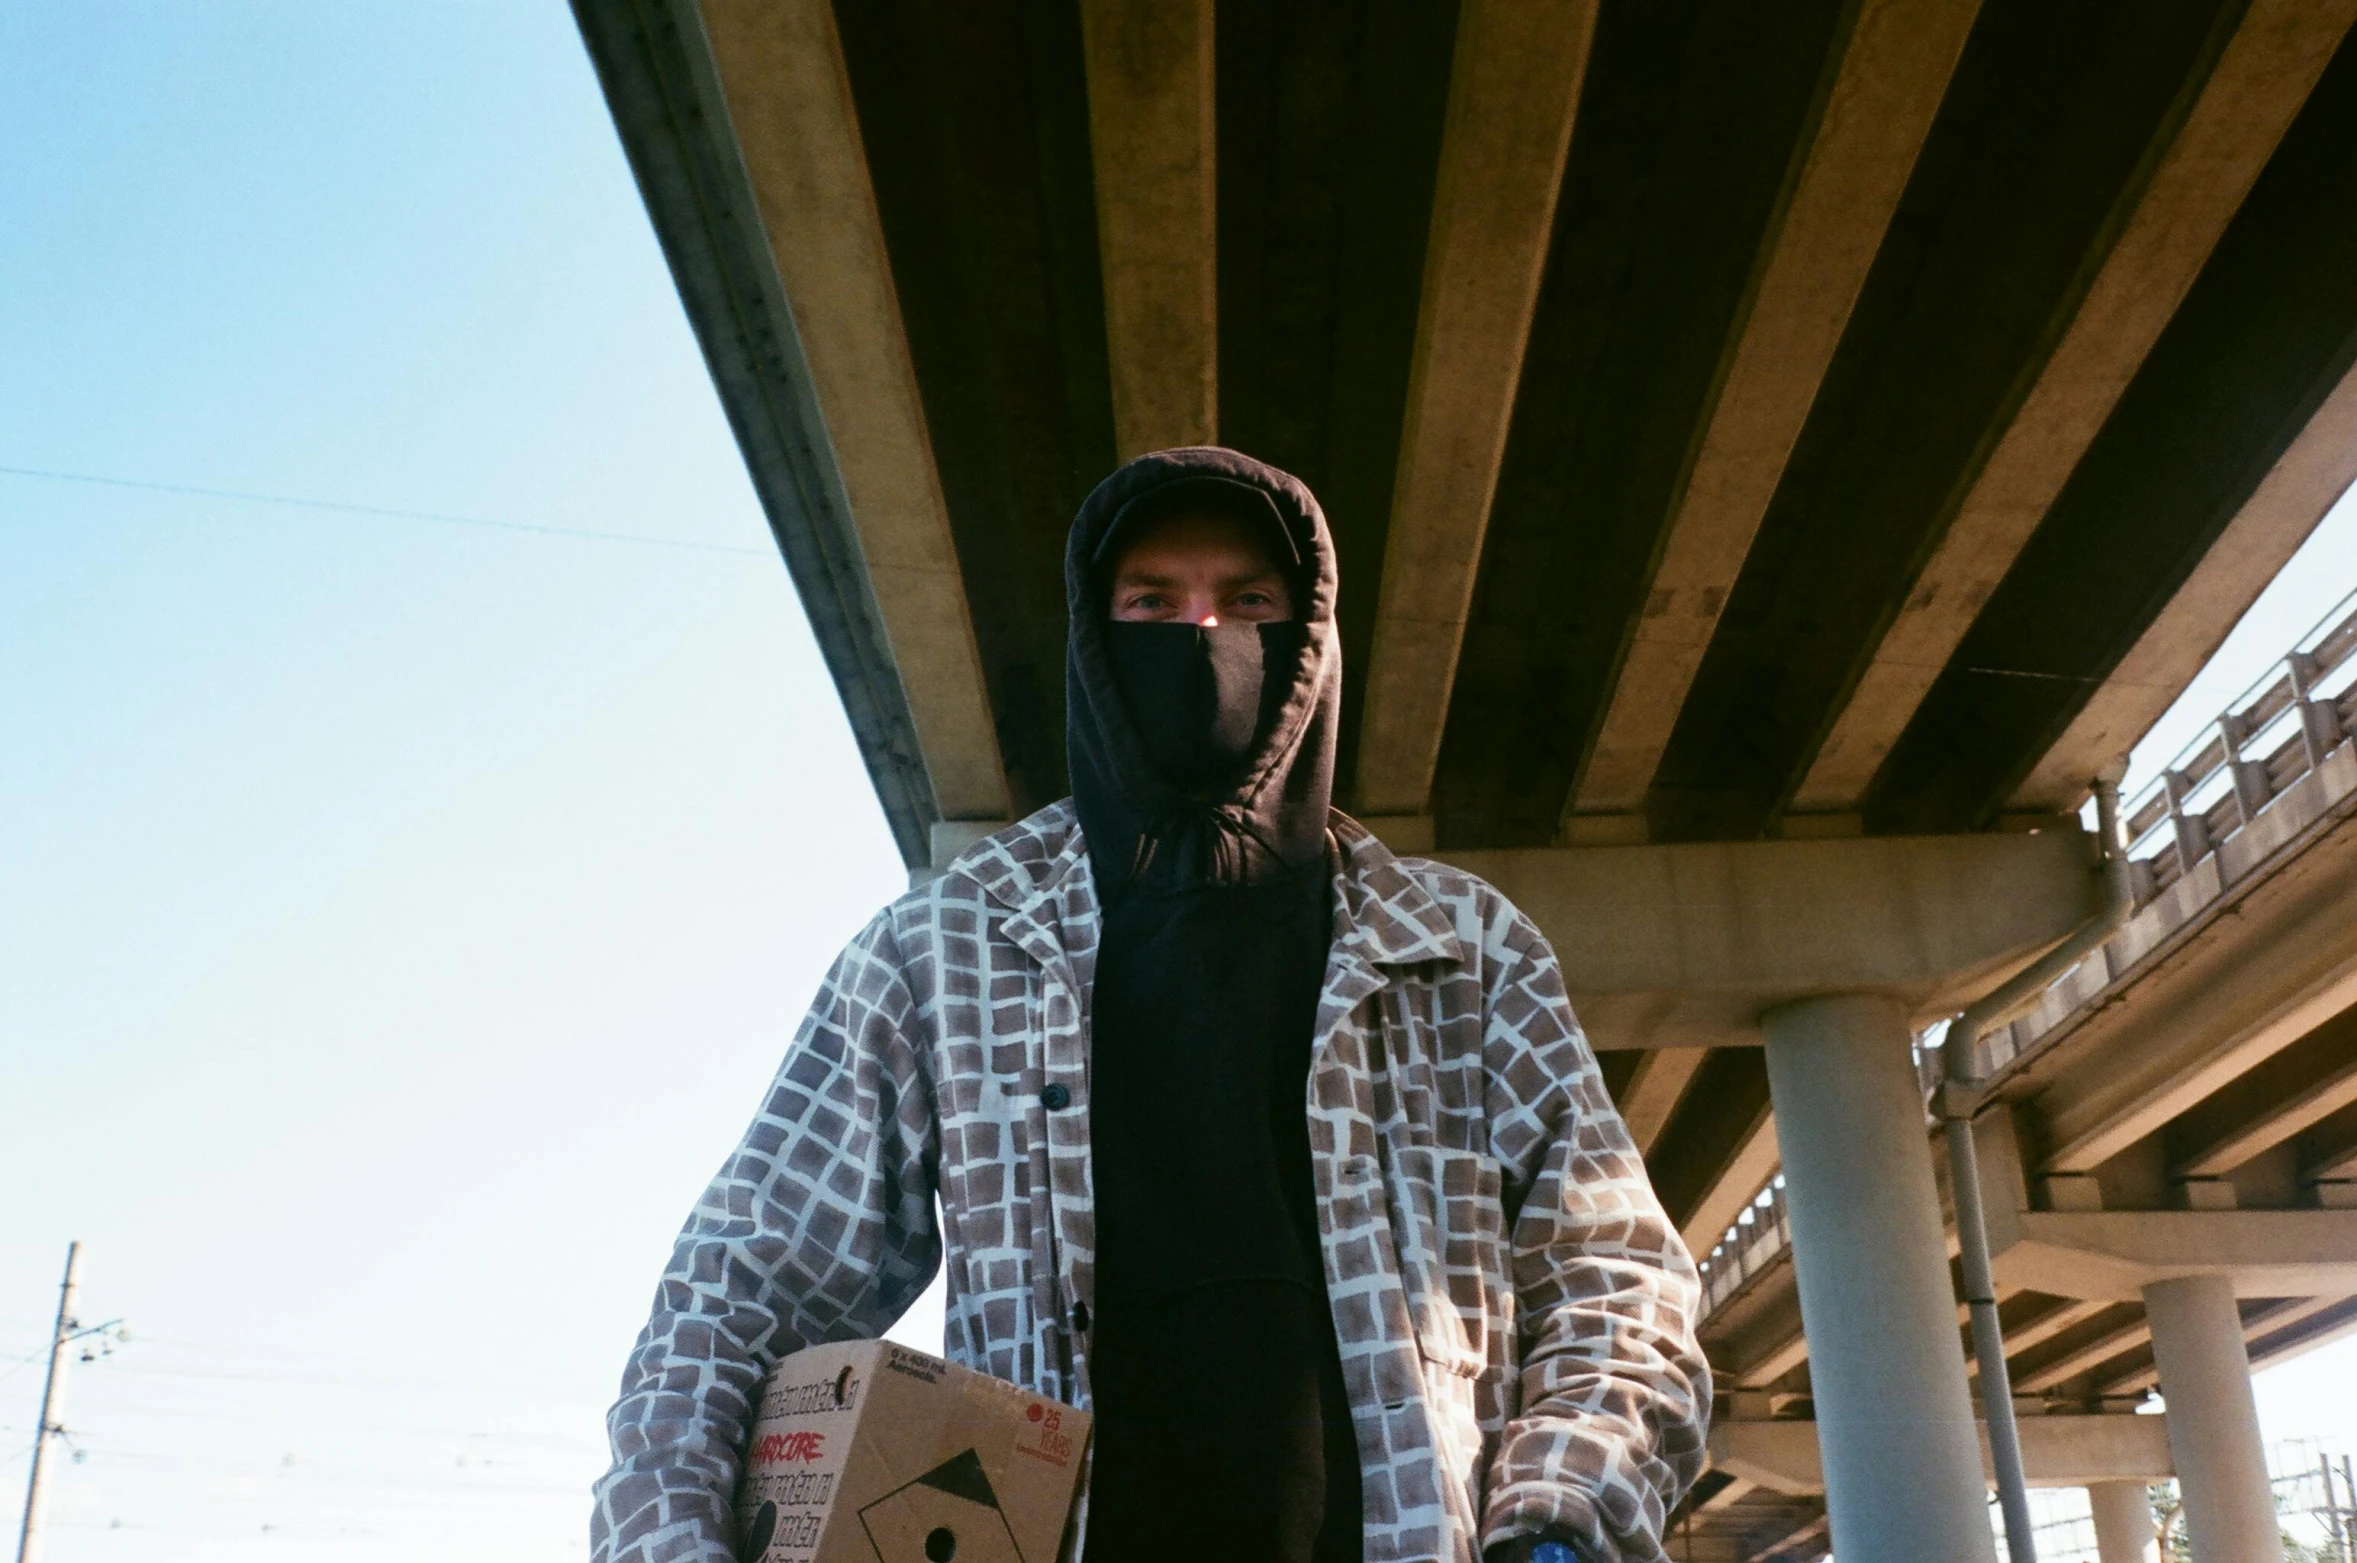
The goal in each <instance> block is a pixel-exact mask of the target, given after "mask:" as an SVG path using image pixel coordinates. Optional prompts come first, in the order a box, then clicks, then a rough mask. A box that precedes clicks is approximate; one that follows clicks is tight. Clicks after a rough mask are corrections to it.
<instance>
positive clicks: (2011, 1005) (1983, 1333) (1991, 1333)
mask: <svg viewBox="0 0 2357 1563" xmlns="http://www.w3.org/2000/svg"><path fill="white" fill-rule="evenodd" d="M2127 768H2128V767H2127V762H2126V761H2125V760H2116V761H2114V762H2113V763H2112V764H2110V765H2108V766H2106V767H2105V768H2104V771H2103V774H2102V775H2100V776H2098V777H2096V779H2095V818H2096V837H2097V841H2098V843H2099V846H2100V849H2101V851H2102V854H2103V857H2102V862H2101V872H2102V874H2103V904H2102V906H2101V908H2100V909H2099V910H2098V911H2097V912H2096V914H2095V915H2094V916H2093V917H2091V918H2089V919H2088V920H2087V921H2086V922H2085V923H2083V924H2081V925H2080V926H2079V928H2078V929H2077V930H2076V931H2074V932H2073V933H2072V934H2071V936H2070V937H2069V938H2067V939H2065V940H2063V941H2062V943H2060V944H2058V945H2056V946H2055V947H2054V948H2053V949H2051V950H2049V951H2047V952H2046V953H2045V954H2044V955H2043V956H2041V957H2040V958H2039V959H2038V960H2037V961H2036V962H2034V963H2033V964H2031V965H2030V966H2029V967H2027V968H2026V969H2024V970H2023V971H2020V972H2017V973H2016V974H2015V975H2014V976H2013V977H2012V978H2011V979H2010V980H2009V981H2007V982H2005V983H2004V984H2003V985H2001V986H2000V987H1998V988H1996V989H1995V990H1993V991H1992V992H1989V993H1987V994H1984V995H1982V996H1981V998H1979V999H1978V1000H1976V1001H1975V1002H1974V1003H1973V1004H1972V1005H1971V1006H1970V1007H1969V1008H1967V1009H1966V1010H1965V1011H1964V1013H1963V1014H1961V1015H1959V1016H1957V1017H1956V1019H1955V1020H1954V1021H1953V1022H1951V1023H1950V1024H1949V1026H1948V1035H1947V1038H1946V1040H1945V1041H1944V1042H1942V1043H1941V1045H1940V1059H1941V1065H1942V1068H1943V1070H1944V1072H1945V1074H1946V1076H1947V1080H1946V1083H1945V1084H1944V1085H1943V1086H1942V1087H1941V1089H1940V1093H1939V1113H1940V1121H1941V1127H1942V1134H1941V1138H1942V1139H1944V1140H1946V1141H1947V1146H1948V1182H1949V1184H1950V1185H1951V1189H1952V1192H1953V1194H1954V1197H1955V1201H1956V1242H1957V1250H1958V1253H1957V1258H1958V1268H1959V1269H1961V1270H1962V1272H1963V1281H1964V1294H1965V1295H1964V1302H1965V1306H1966V1308H1967V1309H1968V1310H1969V1311H1970V1314H1971V1318H1972V1356H1973V1361H1974V1362H1976V1363H1977V1364H1978V1365H1979V1367H1980V1389H1981V1408H1982V1411H1983V1415H1984V1419H1985V1420H1986V1421H1987V1423H1988V1428H1989V1463H1990V1468H1991V1470H1992V1471H1993V1472H1994V1473H1995V1475H1996V1478H1997V1505H1998V1507H1999V1509H2001V1510H2002V1511H2003V1512H2004V1515H2005V1551H2006V1554H2007V1556H2008V1557H2009V1558H2010V1559H2011V1563H2038V1549H2037V1546H2036V1544H2035V1543H2034V1542H2033V1540H2032V1539H2031V1525H2032V1521H2031V1519H2030V1494H2029V1481H2028V1478H2027V1477H2026V1476H2025V1475H2024V1473H2023V1470H2022V1459H2021V1430H2020V1428H2019V1427H2018V1426H2016V1425H2015V1423H2014V1418H2013V1379H2012V1375H2011V1374H2010V1373H2009V1372H2008V1371H2007V1369H2006V1366H2005V1330H2004V1326H2003V1325H2002V1324H2001V1323H2000V1322H1999V1320H1998V1316H1997V1281H1996V1277H1995V1275H1994V1274H1993V1273H1992V1271H1991V1268H1990V1263H1989V1229H1988V1219H1987V1212H1985V1211H1984V1210H1983V1209H1982V1208H1981V1181H1980V1157H1979V1154H1978V1152H1977V1151H1976V1149H1975V1148H1974V1145H1973V1142H1972V1119H1973V1115H1974V1114H1975V1113H1976V1112H1978V1111H1979V1109H1980V1081H1979V1079H1978V1078H1977V1077H1976V1075H1975V1073H1974V1069H1973V1065H1974V1063H1975V1061H1976V1060H1975V1059H1974V1056H1973V1052H1974V1047H1975V1045H1976V1044H1977V1043H1978V1042H1979V1041H1980V1039H1981V1037H1982V1035H1983V1034H1985V1033H1986V1032H1987V1031H1988V1030H1989V1029H1990V1028H1991V1027H1992V1026H1995V1025H1996V1024H1997V1023H1998V1022H2000V1021H2002V1020H2005V1019H2007V1018H2009V1017H2010V1016H2012V1015H2013V1014H2014V1013H2015V1012H2016V1011H2018V1010H2021V1009H2023V1008H2025V1007H2027V1006H2028V1005H2029V1004H2030V1003H2032V1002H2033V1001H2035V1000H2036V999H2037V998H2038V997H2039V996H2040V995H2041V994H2043V993H2044V992H2045V991H2046V989H2047V987H2048V985H2049V984H2051V983H2053V982H2054V981H2055V980H2056V979H2057V978H2059V977H2061V976H2062V975H2063V974H2064V973H2065V972H2067V971H2069V970H2070V969H2071V968H2072V967H2073V966H2075V965H2077V964H2078V962H2079V961H2080V960H2082V959H2084V958H2085V957H2086V955H2087V953H2088V952H2089V951H2091V950H2093V949H2094V948H2095V947H2096V946H2097V945H2099V944H2101V943H2102V942H2103V941H2104V940H2105V939H2108V938H2110V937H2111V935H2112V934H2113V933H2114V932H2115V931H2116V930H2117V929H2118V928H2119V926H2120V925H2121V924H2122V923H2124V922H2126V921H2127V920H2128V917H2129V914H2130V913H2132V912H2134V911H2135V910H2136V894H2135V890H2134V888H2133V887H2132V885H2131V884H2130V882H2129V878H2128V854H2127V852H2126V850H2125V848H2124V844H2123V843H2122V842H2121V840H2120V782H2121V780H2122V779H2123V778H2124V777H2125V776H2126V774H2127Z"/></svg>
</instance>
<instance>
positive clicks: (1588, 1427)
mask: <svg viewBox="0 0 2357 1563" xmlns="http://www.w3.org/2000/svg"><path fill="white" fill-rule="evenodd" d="M1487 933H1488V935H1489V937H1488V938H1486V939H1485V941H1484V943H1485V945H1486V946H1487V949H1488V964H1489V972H1488V983H1487V990H1488V992H1487V997H1488V1005H1487V1014H1486V1016H1485V1027H1486V1029H1485V1032H1484V1037H1483V1048H1484V1053H1485V1060H1484V1061H1485V1063H1486V1065H1487V1075H1488V1081H1489V1084H1488V1090H1489V1117H1490V1144H1491V1150H1492V1152H1493V1153H1494V1154H1495V1155H1496V1156H1497V1157H1498V1159H1499V1161H1500V1164H1501V1167H1502V1171H1503V1183H1504V1189H1505V1205H1506V1215H1507V1220H1508V1222H1509V1224H1510V1225H1509V1233H1508V1235H1509V1240H1510V1242H1511V1244H1512V1250H1513V1251H1512V1255H1511V1260H1510V1262H1511V1265H1512V1276H1513V1285H1514V1291H1515V1300H1516V1303H1517V1308H1516V1314H1517V1318H1518V1322H1519V1334H1520V1340H1519V1345H1520V1349H1521V1361H1522V1376H1521V1386H1520V1387H1521V1395H1520V1404H1519V1409H1518V1410H1517V1412H1516V1413H1515V1415H1513V1416H1512V1417H1511V1418H1510V1419H1509V1420H1508V1422H1507V1424H1506V1427H1505V1430H1504V1436H1503V1437H1502V1439H1501V1440H1500V1444H1499V1449H1498V1454H1497V1457H1496V1459H1495V1461H1494V1462H1493V1464H1492V1465H1491V1468H1490V1478H1489V1494H1488V1503H1487V1508H1486V1511H1485V1513H1484V1516H1483V1525H1482V1539H1483V1541H1484V1543H1485V1545H1486V1546H1495V1545H1497V1544H1498V1543H1500V1542H1502V1541H1506V1540H1509V1539H1511V1538H1514V1537H1518V1536H1537V1535H1542V1534H1549V1535H1556V1536H1563V1537H1571V1538H1576V1542H1575V1545H1576V1546H1577V1548H1578V1551H1579V1556H1580V1557H1581V1558H1582V1559H1583V1560H1585V1563H1654V1560H1657V1559H1660V1558H1661V1557H1662V1556H1663V1553H1662V1551H1661V1532H1662V1526H1663V1523H1664V1520H1665V1518H1666V1516H1667V1514H1668V1511H1669V1510H1670V1509H1671V1508H1672V1507H1673V1506H1674V1505H1675V1504H1676V1503H1677V1501H1678V1499H1679V1498H1680V1497H1681V1496H1683V1495H1684V1493H1685V1491H1686V1489H1687V1488H1688V1487H1689V1486H1691V1485H1692V1484H1693V1482H1694V1479H1695V1477H1696V1476H1698V1475H1699V1474H1701V1470H1702V1462H1703V1435H1704V1432H1705V1429H1706V1428H1707V1426H1708V1424H1709V1420H1710V1399H1711V1380H1710V1367H1709V1364H1708V1363H1707V1362H1706V1361H1705V1360H1704V1358H1703V1355H1702V1349H1701V1347H1700V1345H1699V1344H1698V1343H1697V1342H1696V1340H1695V1336H1694V1324H1695V1317H1696V1314H1697V1312H1698V1309H1699V1305H1700V1300H1701V1283H1700V1281H1699V1279H1698V1277H1697V1276H1696V1273H1695V1269H1694V1261H1693V1259H1692V1258H1691V1257H1690V1256H1689V1255H1688V1254H1687V1252H1686V1245H1685V1244H1684V1242H1683V1241H1681V1240H1680V1238H1679V1236H1678V1233H1677V1231H1676V1229H1675V1228H1674V1227H1672V1226H1671V1225H1670V1222H1669V1218H1668V1217H1667V1216H1666V1215H1664V1214H1663V1212H1662V1208H1661V1202H1660V1201H1659V1200H1658V1199H1657V1198H1656V1197H1655V1196H1654V1192H1653V1185H1652V1184H1651V1182H1650V1181H1648V1179H1647V1178H1646V1175H1645V1163H1644V1159H1643V1158H1642V1157H1641V1156H1640V1155H1639V1154H1638V1153H1637V1148H1636V1146H1635V1144H1634V1143H1633V1142H1632V1141H1631V1140H1630V1138H1629V1132H1628V1128H1627V1126H1626V1125H1624V1124H1623V1123H1622V1122H1621V1118H1620V1114H1619V1112H1618V1111H1617V1110H1616V1109H1615V1108H1614V1107H1613V1105H1612V1098H1611V1096H1610V1095H1609V1094H1608V1093H1607V1092H1606V1091H1605V1088H1604V1079H1603V1075H1602V1074H1601V1073H1600V1072H1599V1071H1598V1069H1597V1067H1596V1057H1595V1054H1594V1053H1593V1052H1591V1051H1590V1050H1589V1047H1588V1042H1587V1038H1586V1037H1585V1036H1583V1035H1582V1034H1581V1032H1580V1028H1579V1022H1578V1021H1576V1020H1574V1019H1573V1018H1572V1013H1571V1004H1570V1001H1569V1000H1568V999H1567V998H1566V997H1565V995H1564V991H1563V974H1562V971H1561V969H1560V968H1559V967H1558V965H1557V964H1556V960H1555V952H1554V951H1553V950H1551V949H1549V948H1548V947H1547V942H1546V940H1545V938H1544V937H1542V936H1541V935H1540V933H1539V931H1538V929H1537V928H1535V927H1533V926H1532V925H1531V923H1530V922H1529V920H1528V919H1526V918H1524V917H1523V916H1522V915H1521V914H1520V913H1518V912H1515V911H1514V910H1513V909H1512V908H1511V907H1507V906H1503V905H1502V904H1501V906H1500V908H1499V909H1498V911H1497V913H1496V915H1495V916H1494V917H1493V919H1492V923H1491V927H1490V929H1488V930H1487Z"/></svg>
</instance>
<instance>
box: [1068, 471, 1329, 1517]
mask: <svg viewBox="0 0 2357 1563" xmlns="http://www.w3.org/2000/svg"><path fill="white" fill-rule="evenodd" d="M1203 509H1210V510H1216V511H1221V512H1224V513H1229V514H1235V515H1239V516H1242V517H1244V518H1246V519H1247V520H1248V521H1252V522H1256V523H1258V524H1259V525H1260V526H1261V528H1262V529H1263V531H1264V534H1265V535H1266V537H1267V538H1268V540H1269V541H1270V543H1271V545H1272V547H1273V548H1274V549H1275V550H1276V551H1277V553H1278V555H1279V557H1280V558H1281V559H1285V560H1286V561H1287V562H1289V563H1290V564H1291V565H1292V566H1293V575H1294V579H1293V582H1292V588H1293V599H1294V607H1295V614H1294V618H1293V620H1292V621H1291V622H1289V623H1285V624H1276V625H1257V626H1256V625H1248V624H1246V625H1234V626H1223V627H1221V628H1217V629H1208V630H1206V629H1199V628H1196V627H1194V626H1191V625H1185V624H1116V623H1110V622H1108V609H1109V604H1110V598H1111V569H1112V566H1113V565H1114V564H1115V563H1116V562H1117V559H1118V557H1119V554H1120V553H1121V551H1122V550H1123V549H1124V548H1125V547H1126V546H1127V545H1128V543H1129V542H1130V541H1131V540H1133V539H1134V538H1135V537H1136V536H1138V535H1139V534H1140V533H1141V532H1142V531H1143V529H1144V527H1145V525H1146V523H1148V522H1150V521H1151V520H1153V519H1156V518H1158V517H1160V516H1165V515H1170V514H1176V513H1180V512H1183V511H1189V510H1203ZM1065 578H1066V586H1067V590H1068V593H1069V601H1070V610H1071V626H1070V638H1069V642H1068V646H1069V650H1068V658H1067V670H1068V671H1067V689H1068V701H1069V714H1068V717H1067V722H1066V733H1067V742H1068V746H1069V750H1070V760H1071V769H1072V781H1073V797H1074V805H1075V807H1076V809H1077V811H1078V813H1079V816H1080V823H1081V830H1082V834H1083V838H1084V839H1085V840H1086V842H1087V844H1088V849H1089V855H1090V859H1091V863H1092V866H1093V868H1094V870H1095V875H1096V880H1097V884H1098V886H1099V896H1100V900H1101V901H1102V903H1103V906H1104V924H1103V929H1102V933H1101V935H1100V940H1099V945H1098V954H1097V965H1096V978H1095V984H1094V989H1093V992H1092V995H1091V1013H1090V1022H1091V1030H1092V1041H1091V1053H1090V1091H1089V1096H1090V1134H1091V1143H1092V1146H1093V1152H1092V1156H1093V1169H1092V1170H1093V1174H1094V1181H1095V1203H1096V1249H1097V1295H1096V1297H1095V1298H1094V1299H1092V1301H1093V1303H1094V1318H1093V1319H1092V1320H1091V1321H1090V1364H1091V1378H1092V1385H1093V1389H1094V1398H1095V1409H1096V1414H1097V1421H1096V1435H1095V1436H1096V1449H1095V1454H1094V1456H1093V1460H1092V1473H1091V1478H1090V1503H1089V1541H1088V1554H1089V1563H1156V1560H1160V1559H1164V1558H1170V1559H1176V1558H1188V1559H1200V1558H1207V1557H1216V1558H1220V1559H1222V1560H1223V1563H1343V1560H1356V1559H1357V1558H1358V1557H1359V1556H1360V1541H1359V1535H1360V1510H1359V1503H1360V1492H1359V1470H1358V1453H1357V1445H1356V1440H1355V1437H1354V1435H1353V1433H1352V1430H1351V1424H1350V1415H1349V1406H1348V1402H1347V1398H1346V1396H1345V1393H1344V1389H1343V1383H1342V1375H1341V1363H1340V1357H1339V1353H1338V1351H1337V1349H1336V1345H1335V1336H1334V1326H1333V1321H1332V1316H1331V1313H1330V1311H1329V1309H1328V1305H1327V1297H1326V1284H1325V1271H1324V1262H1323V1258H1322V1250H1321V1245H1320V1243H1319V1238H1318V1220H1317V1202H1316V1196H1315V1192H1314V1188H1313V1184H1312V1179H1311V1163H1310V1148H1309V1131H1308V1118H1307V1090H1308V1072H1309V1054H1310V1042H1311V1036H1312V1031H1313V1029H1314V1026H1315V1020H1316V1013H1317V998H1318V992H1319V988H1320V986H1321V983H1322V980H1323V976H1324V971H1325V965H1326V954H1327V945H1328V943H1329V940H1330V930H1331V907H1330V895H1331V889H1330V886H1331V870H1330V868H1329V864H1328V858H1327V834H1326V824H1327V808H1328V801H1329V798H1330V795H1331V792H1332V786H1333V769H1334V742H1335V728H1336V722H1337V713H1338V710H1339V706H1340V700H1341V683H1342V680H1341V672H1342V670H1341V652H1340V645H1339V641H1338V639H1337V636H1336V633H1335V625H1334V611H1333V610H1334V596H1335V581H1336V577H1335V568H1334V553H1333V546H1332V543H1331V541H1330V539H1329V538H1328V536H1327V532H1326V525H1325V518H1324V516H1323V515H1322V514H1321V512H1320V511H1319V509H1318V505H1317V501H1316V500H1315V499H1313V498H1312V497H1311V496H1310V493H1309V491H1308V490H1307V489H1306V488H1304V487H1303V486H1302V485H1301V484H1300V483H1299V482H1298V481H1297V480H1295V479H1293V478H1291V477H1288V476H1287V475H1285V474H1284V473H1281V472H1278V471H1276V470H1275V469H1274V468H1271V467H1267V466H1264V465H1263V464H1261V463H1259V462H1256V461H1253V460H1252V459H1251V458H1249V457H1246V456H1242V455H1239V454H1237V453H1236V452H1234V451H1228V450H1217V449H1190V450H1176V451H1162V452H1158V453H1156V454H1153V455H1149V456H1143V457H1140V458H1138V459H1137V460H1135V461H1133V462H1130V463H1129V464H1128V465H1126V466H1124V467H1123V468H1121V470H1120V471H1118V472H1116V473H1114V474H1113V475H1112V476H1111V477H1110V478H1107V479H1106V480H1105V482H1104V483H1103V484H1101V485H1100V486H1099V487H1098V488H1097V490H1096V492H1095V493H1093V494H1091V495H1090V496H1089V498H1088V500H1087V502H1086V503H1085V504H1083V505H1082V507H1081V510H1080V515H1079V517H1078V518H1077V520H1076V521H1075V522H1074V524H1073V528H1072V535H1071V541H1070V545H1069V547H1068V549H1067V552H1066V557H1065Z"/></svg>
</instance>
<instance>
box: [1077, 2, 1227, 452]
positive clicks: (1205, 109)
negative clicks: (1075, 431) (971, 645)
mask: <svg viewBox="0 0 2357 1563" xmlns="http://www.w3.org/2000/svg"><path fill="white" fill-rule="evenodd" d="M1080 37H1081V50H1082V55H1083V57H1084V59H1085V61H1086V65H1087V71H1088V120H1089V153H1090V157H1091V160H1092V161H1093V163H1094V165H1095V175H1096V200H1097V248H1098V254H1099V259H1100V264H1101V266H1102V269H1103V274H1104V286H1105V347H1106V357H1107V359H1108V360H1109V367H1110V369H1111V371H1112V382H1113V437H1114V443H1115V444H1116V445H1117V446H1118V447H1119V449H1120V453H1121V456H1122V458H1123V459H1124V460H1127V459H1128V458H1129V457H1131V456H1136V455H1141V454H1143V453H1144V452H1146V451H1150V450H1163V449H1167V448H1168V447H1170V446H1174V445H1209V444H1211V443H1212V442H1213V441H1214V440H1215V439H1216V438H1217V437H1218V432H1219V284H1218V264H1217V262H1218V215H1217V214H1218V181H1217V177H1216V170H1217V162H1216V144H1217V135H1216V103H1215V99H1214V95H1213V90H1212V21H1211V0H1082V4H1081V7H1080Z"/></svg>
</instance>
